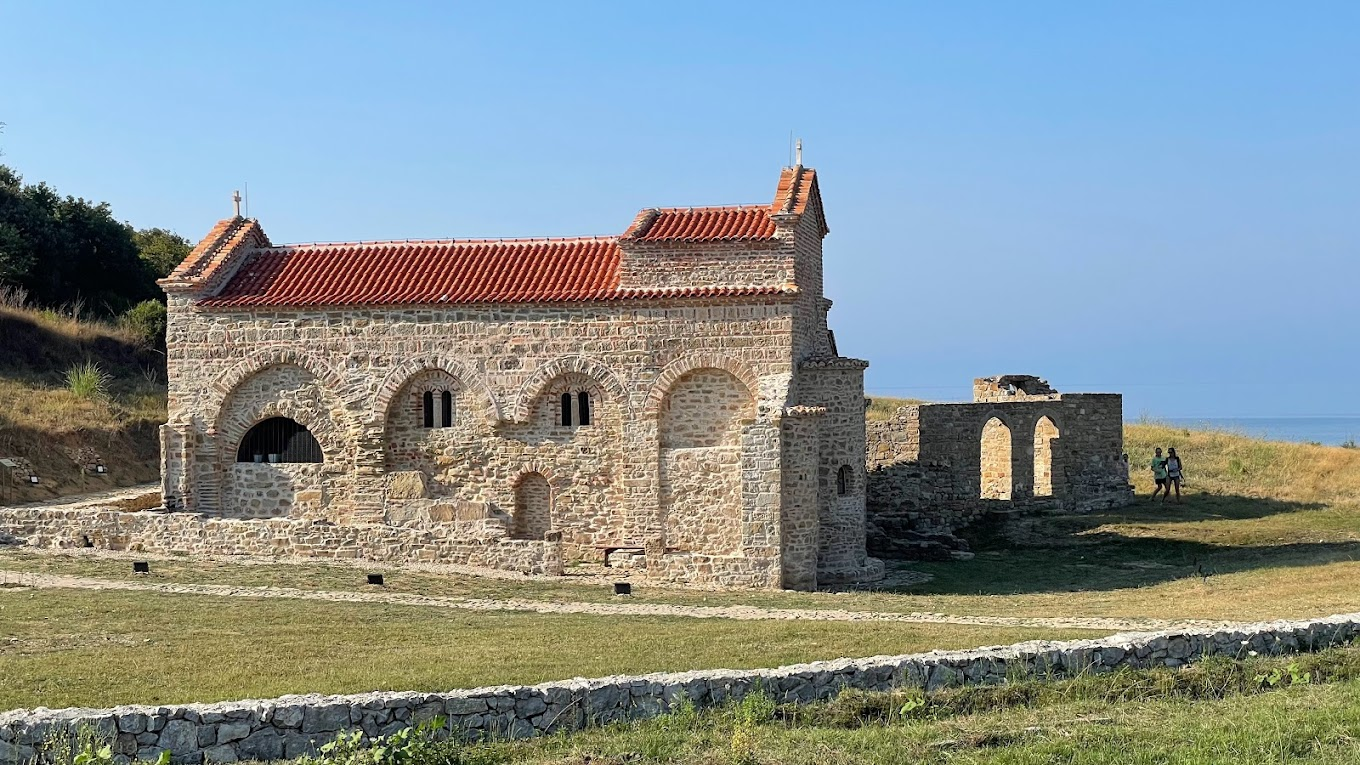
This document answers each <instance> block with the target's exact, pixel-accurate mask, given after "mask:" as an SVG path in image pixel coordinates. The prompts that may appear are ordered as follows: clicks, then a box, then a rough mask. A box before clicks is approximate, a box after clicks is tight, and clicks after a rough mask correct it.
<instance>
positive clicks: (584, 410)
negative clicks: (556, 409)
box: [562, 391, 595, 428]
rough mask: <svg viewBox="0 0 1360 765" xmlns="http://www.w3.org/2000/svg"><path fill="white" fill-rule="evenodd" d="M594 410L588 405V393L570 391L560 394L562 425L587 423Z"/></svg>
mask: <svg viewBox="0 0 1360 765" xmlns="http://www.w3.org/2000/svg"><path fill="white" fill-rule="evenodd" d="M594 414H595V412H594V411H593V409H592V407H591V405H590V393H589V392H587V391H579V392H577V393H576V394H574V395H573V394H572V393H571V391H568V392H566V393H563V394H562V427H564V428H570V427H576V426H580V425H589V424H590V422H591V419H592V418H593V415H594Z"/></svg>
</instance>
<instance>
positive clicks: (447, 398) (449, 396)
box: [439, 390, 453, 428]
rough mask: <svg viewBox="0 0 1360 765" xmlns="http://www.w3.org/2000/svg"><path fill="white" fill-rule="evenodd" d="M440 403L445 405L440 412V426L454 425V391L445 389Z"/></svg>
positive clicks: (449, 426) (448, 426)
mask: <svg viewBox="0 0 1360 765" xmlns="http://www.w3.org/2000/svg"><path fill="white" fill-rule="evenodd" d="M439 403H441V404H443V405H444V408H443V410H442V411H441V412H440V418H441V422H440V427H443V428H451V427H453V392H452V391H447V390H446V391H444V394H443V395H442V396H441V397H440V402H439Z"/></svg>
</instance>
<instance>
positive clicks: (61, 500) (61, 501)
mask: <svg viewBox="0 0 1360 765" xmlns="http://www.w3.org/2000/svg"><path fill="white" fill-rule="evenodd" d="M160 490H161V485H160V484H158V483H139V484H137V485H135V486H124V487H123V488H121V489H110V490H108V491H97V492H91V493H89V494H68V495H66V496H64V497H57V498H56V499H44V500H41V501H38V502H24V503H21V504H17V505H3V507H61V508H66V509H68V510H77V509H80V508H84V507H90V506H96V505H112V504H116V503H118V502H122V501H125V500H130V499H140V498H141V497H144V496H146V495H147V494H152V493H155V494H159V493H160Z"/></svg>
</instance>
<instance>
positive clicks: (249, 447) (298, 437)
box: [236, 417, 322, 462]
mask: <svg viewBox="0 0 1360 765" xmlns="http://www.w3.org/2000/svg"><path fill="white" fill-rule="evenodd" d="M236 461H237V462H321V461H322V457H321V444H318V443H317V442H316V438H315V437H314V436H313V435H312V433H311V431H309V430H307V428H305V427H303V426H302V425H300V424H298V423H297V422H296V421H294V420H290V419H288V418H287V417H270V418H269V419H267V420H261V421H260V422H257V423H255V426H254V427H252V428H251V429H250V430H249V431H247V432H246V434H245V436H244V437H243V438H242V439H241V445H240V446H239V447H238V448H237V449H236Z"/></svg>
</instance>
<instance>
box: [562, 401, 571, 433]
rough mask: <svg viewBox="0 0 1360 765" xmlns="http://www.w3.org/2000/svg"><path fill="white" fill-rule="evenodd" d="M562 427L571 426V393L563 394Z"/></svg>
mask: <svg viewBox="0 0 1360 765" xmlns="http://www.w3.org/2000/svg"><path fill="white" fill-rule="evenodd" d="M562 427H564V428H570V427H571V394H570V393H563V394H562Z"/></svg>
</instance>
